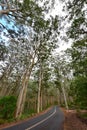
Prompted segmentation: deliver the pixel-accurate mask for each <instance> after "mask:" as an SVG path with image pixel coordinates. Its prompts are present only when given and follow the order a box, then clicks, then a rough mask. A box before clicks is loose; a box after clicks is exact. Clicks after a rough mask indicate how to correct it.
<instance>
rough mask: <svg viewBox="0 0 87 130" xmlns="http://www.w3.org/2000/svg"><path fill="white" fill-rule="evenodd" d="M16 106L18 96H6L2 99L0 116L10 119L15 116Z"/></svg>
mask: <svg viewBox="0 0 87 130" xmlns="http://www.w3.org/2000/svg"><path fill="white" fill-rule="evenodd" d="M15 108H16V97H14V96H5V97H2V98H1V99H0V117H1V118H4V119H10V118H12V117H13V116H14V112H15Z"/></svg>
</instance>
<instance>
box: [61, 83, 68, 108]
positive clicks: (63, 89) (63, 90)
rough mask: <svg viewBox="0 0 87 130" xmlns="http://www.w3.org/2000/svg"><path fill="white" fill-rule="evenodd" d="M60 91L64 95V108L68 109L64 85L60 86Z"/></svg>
mask: <svg viewBox="0 0 87 130" xmlns="http://www.w3.org/2000/svg"><path fill="white" fill-rule="evenodd" d="M62 92H63V96H64V101H65V106H66V109H67V110H68V109H69V108H68V102H67V98H66V93H65V88H64V86H62Z"/></svg>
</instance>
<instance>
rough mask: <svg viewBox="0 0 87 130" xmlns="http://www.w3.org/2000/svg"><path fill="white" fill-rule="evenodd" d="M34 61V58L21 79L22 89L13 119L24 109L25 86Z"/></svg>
mask: <svg viewBox="0 0 87 130" xmlns="http://www.w3.org/2000/svg"><path fill="white" fill-rule="evenodd" d="M34 59H35V56H34V58H33V60H32V63H31V65H30V67H29V69H28V70H26V72H25V74H24V76H23V79H22V88H21V91H20V93H19V96H18V100H17V108H16V113H15V118H18V117H20V116H21V114H22V112H23V109H24V103H25V100H26V93H27V86H28V82H29V79H30V75H31V72H32V69H33V66H34Z"/></svg>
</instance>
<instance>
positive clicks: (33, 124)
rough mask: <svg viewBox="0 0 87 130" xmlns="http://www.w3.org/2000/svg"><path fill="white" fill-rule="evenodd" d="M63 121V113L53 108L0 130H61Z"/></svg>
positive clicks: (57, 108)
mask: <svg viewBox="0 0 87 130" xmlns="http://www.w3.org/2000/svg"><path fill="white" fill-rule="evenodd" d="M63 121H64V115H63V112H62V111H61V110H60V109H59V107H57V106H55V107H53V108H52V109H51V110H49V111H48V112H46V113H45V114H43V115H40V116H38V117H35V118H33V119H29V120H28V121H25V122H22V123H20V124H17V125H14V126H11V127H8V128H4V129H2V130H63Z"/></svg>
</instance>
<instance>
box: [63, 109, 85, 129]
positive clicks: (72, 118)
mask: <svg viewBox="0 0 87 130" xmlns="http://www.w3.org/2000/svg"><path fill="white" fill-rule="evenodd" d="M62 110H63V112H64V114H65V122H64V130H87V119H83V118H81V117H79V116H78V114H77V112H76V111H75V110H68V111H67V110H65V109H64V108H62Z"/></svg>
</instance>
